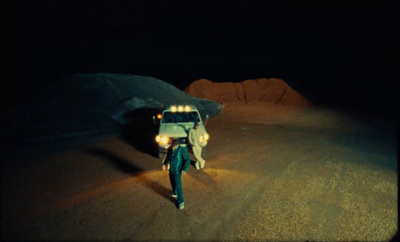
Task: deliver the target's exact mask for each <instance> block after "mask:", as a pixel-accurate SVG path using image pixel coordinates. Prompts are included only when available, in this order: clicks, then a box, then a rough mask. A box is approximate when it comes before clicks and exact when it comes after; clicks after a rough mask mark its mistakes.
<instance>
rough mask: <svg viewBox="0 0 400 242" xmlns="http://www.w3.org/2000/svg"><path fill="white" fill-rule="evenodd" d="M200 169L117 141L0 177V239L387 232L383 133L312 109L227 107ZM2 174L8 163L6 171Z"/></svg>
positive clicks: (391, 151) (391, 182)
mask: <svg viewBox="0 0 400 242" xmlns="http://www.w3.org/2000/svg"><path fill="white" fill-rule="evenodd" d="M207 130H208V131H209V133H210V136H211V139H210V142H209V147H208V149H207V156H206V157H205V159H206V161H207V162H206V166H205V169H203V170H200V171H198V170H196V169H195V168H194V167H193V166H192V167H191V168H190V169H189V171H188V174H187V175H186V176H183V178H182V180H183V191H184V198H185V209H184V210H178V209H177V207H176V204H175V200H174V199H173V198H172V197H170V192H171V190H170V184H169V180H168V174H167V172H163V171H162V170H161V161H160V160H159V159H157V158H155V157H154V156H153V155H152V154H150V152H145V151H139V150H138V149H137V148H136V147H135V145H134V144H132V143H129V142H128V141H127V140H126V139H124V138H122V137H120V136H113V137H109V138H104V139H102V140H99V141H98V142H96V143H92V144H88V145H85V146H81V147H78V148H76V149H72V150H68V151H64V152H60V153H57V154H55V155H52V156H49V157H46V158H43V159H41V160H36V161H34V162H26V163H22V164H21V163H16V164H18V165H6V166H3V167H2V189H1V192H2V203H1V204H2V211H1V212H2V216H1V217H2V239H5V240H12V239H21V240H133V241H153V240H173V241H204V240H207V241H210V240H213V241H222V240H223V241H237V240H251V241H254V240H260V241H265V240H279V241H282V240H284V241H289V240H340V241H347V240H363V241H364V240H365V241H382V240H390V239H391V238H392V237H393V236H394V235H395V233H396V232H397V228H398V212H397V211H398V210H397V202H398V201H397V195H398V194H397V190H398V187H397V179H398V178H397V141H396V132H395V130H394V129H392V128H391V126H389V125H386V124H381V123H379V122H373V121H369V120H368V121H367V120H365V121H364V120H363V119H355V118H354V117H353V116H351V115H347V114H345V113H340V112H337V111H333V110H328V109H321V108H309V109H305V110H302V111H293V110H289V109H287V108H284V107H281V106H277V105H271V106H264V107H253V108H249V107H246V106H242V107H235V106H230V107H227V108H226V109H225V110H224V111H223V113H222V114H220V115H219V116H216V117H214V118H212V119H210V120H209V122H208V124H207ZM7 164H8V163H7Z"/></svg>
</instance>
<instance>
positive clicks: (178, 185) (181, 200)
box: [174, 174, 183, 204]
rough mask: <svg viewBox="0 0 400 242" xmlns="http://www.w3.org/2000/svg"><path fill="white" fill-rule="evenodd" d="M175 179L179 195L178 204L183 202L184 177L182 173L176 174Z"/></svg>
mask: <svg viewBox="0 0 400 242" xmlns="http://www.w3.org/2000/svg"><path fill="white" fill-rule="evenodd" d="M174 180H175V191H176V195H177V196H178V204H181V203H183V190H182V179H181V174H174Z"/></svg>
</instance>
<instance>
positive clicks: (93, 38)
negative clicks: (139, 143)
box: [1, 0, 399, 115]
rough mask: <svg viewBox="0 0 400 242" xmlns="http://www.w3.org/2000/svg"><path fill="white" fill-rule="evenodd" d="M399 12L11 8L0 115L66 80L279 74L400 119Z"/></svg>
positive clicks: (375, 8)
mask: <svg viewBox="0 0 400 242" xmlns="http://www.w3.org/2000/svg"><path fill="white" fill-rule="evenodd" d="M398 10H399V8H398V3H397V2H396V1H373V0H371V1H355V2H350V3H347V2H345V1H327V2H324V3H320V2H318V1H289V0H287V1H268V3H265V2H262V1H250V2H248V1H247V2H244V1H242V2H239V3H230V2H224V1H223V2H218V3H214V2H211V1H206V2H203V3H201V4H200V3H195V2H194V3H191V2H190V3H189V2H186V1H169V2H164V1H155V0H154V1H132V2H126V1H122V2H119V1H116V2H115V1H102V2H92V1H84V2H78V1H56V2H54V1H34V2H31V1H6V2H5V3H4V2H3V3H2V14H1V16H2V17H1V18H2V21H1V23H2V27H1V34H2V42H1V56H2V64H1V65H2V66H1V71H2V88H1V89H2V92H3V93H2V103H3V104H2V105H3V110H10V109H11V108H12V107H13V106H15V105H16V104H19V103H21V102H22V101H23V100H25V99H26V96H29V95H31V94H32V93H34V92H35V91H36V90H38V89H39V88H41V87H43V86H45V85H49V84H51V83H52V82H54V81H56V80H58V79H60V78H63V77H65V76H67V75H70V74H74V73H107V72H108V73H121V74H133V75H143V76H152V77H155V78H158V79H161V80H163V81H166V82H168V83H170V84H173V85H175V86H176V87H178V88H180V89H183V88H185V87H186V86H188V85H189V84H190V83H192V82H193V81H195V80H198V79H201V78H206V79H209V80H211V81H214V82H227V81H229V82H238V81H243V80H245V79H255V78H263V77H265V78H271V77H276V78H281V79H283V80H284V81H286V82H287V83H288V84H289V85H290V86H292V87H293V88H294V89H295V90H297V91H299V92H300V93H302V94H303V95H306V96H307V95H314V97H317V96H318V98H316V99H318V100H317V101H320V102H327V103H330V104H337V105H339V106H343V107H347V106H348V107H352V106H354V107H357V108H365V109H371V110H376V111H377V112H378V113H379V112H382V110H385V112H389V113H392V112H394V114H397V112H398V104H397V102H398V97H397V93H398V92H397V89H396V87H397V86H396V83H395V82H396V80H397V79H398V73H397V68H398V40H399V36H398V27H399V16H398ZM310 93H312V94H310ZM6 94H8V95H6ZM397 115H398V114H397Z"/></svg>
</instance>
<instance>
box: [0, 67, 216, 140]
mask: <svg viewBox="0 0 400 242" xmlns="http://www.w3.org/2000/svg"><path fill="white" fill-rule="evenodd" d="M179 103H184V104H193V105H196V107H197V108H198V109H199V111H200V112H201V113H202V114H204V115H205V114H209V115H216V114H218V113H220V111H221V110H220V108H221V105H220V104H218V103H216V102H214V101H211V100H205V99H201V98H196V97H193V96H190V95H188V94H186V93H184V92H182V91H181V90H179V89H178V88H176V87H175V86H173V85H171V84H169V83H166V82H164V81H162V80H159V79H157V78H153V77H148V76H138V75H124V74H110V73H97V74H74V75H71V76H68V77H65V78H63V79H61V80H59V81H55V82H54V83H53V84H51V85H50V86H47V87H45V88H43V89H42V90H40V91H39V92H38V93H35V94H32V96H31V97H30V98H28V100H27V102H25V103H23V104H22V105H20V106H19V107H18V108H17V109H16V110H14V111H13V113H10V114H4V115H2V135H5V134H7V135H11V136H15V133H19V134H21V135H23V136H24V137H27V136H28V137H29V138H30V139H37V138H38V137H40V138H41V139H57V138H66V137H76V136H82V135H88V134H90V133H93V132H106V131H107V130H110V129H114V128H115V127H118V125H120V124H122V125H125V124H127V123H129V122H130V119H127V118H126V114H129V113H131V112H132V111H134V110H139V109H162V108H163V107H164V106H165V105H168V104H179ZM149 121H152V120H149ZM107 132H108V131H107Z"/></svg>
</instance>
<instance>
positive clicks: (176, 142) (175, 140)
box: [171, 139, 179, 147]
mask: <svg viewBox="0 0 400 242" xmlns="http://www.w3.org/2000/svg"><path fill="white" fill-rule="evenodd" d="M176 145H179V140H178V139H172V140H171V147H174V146H176Z"/></svg>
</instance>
